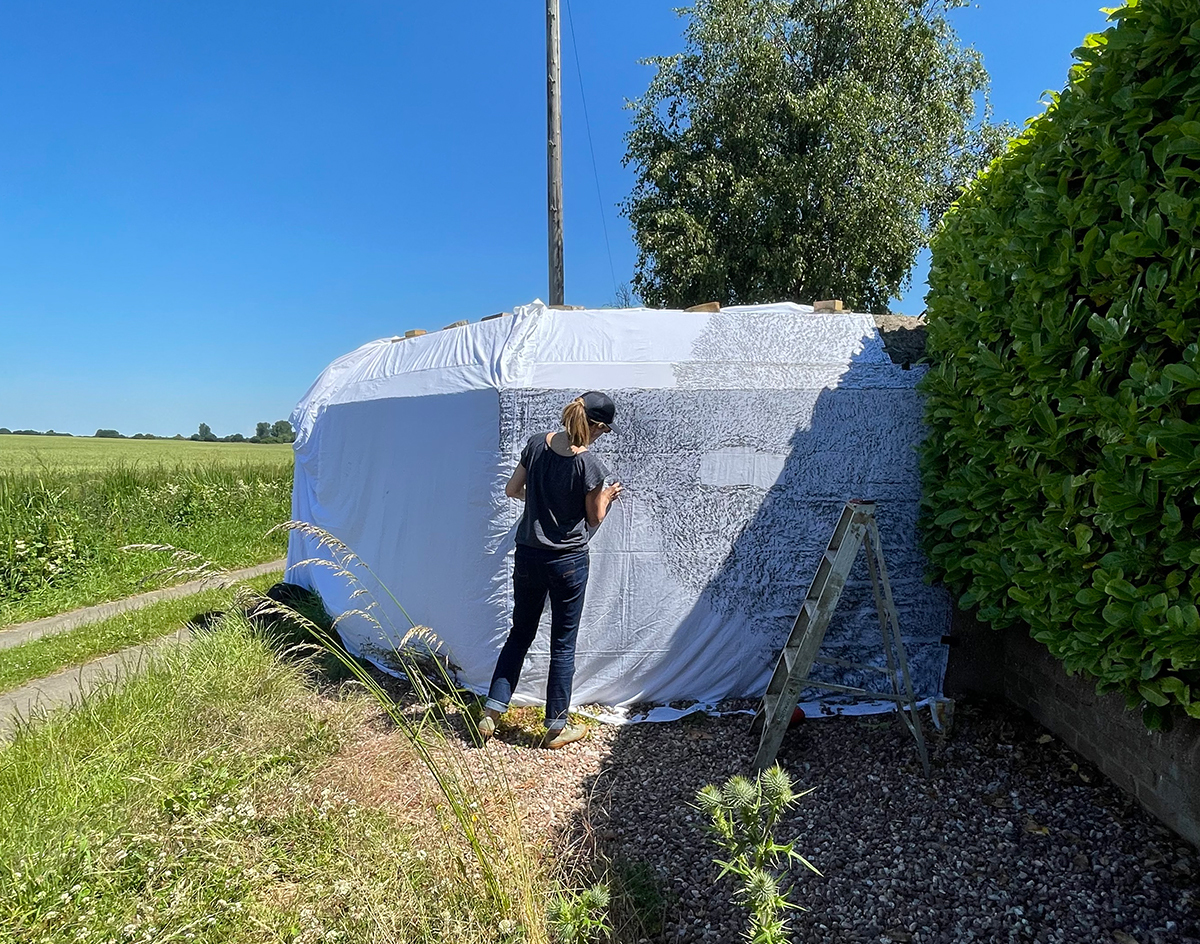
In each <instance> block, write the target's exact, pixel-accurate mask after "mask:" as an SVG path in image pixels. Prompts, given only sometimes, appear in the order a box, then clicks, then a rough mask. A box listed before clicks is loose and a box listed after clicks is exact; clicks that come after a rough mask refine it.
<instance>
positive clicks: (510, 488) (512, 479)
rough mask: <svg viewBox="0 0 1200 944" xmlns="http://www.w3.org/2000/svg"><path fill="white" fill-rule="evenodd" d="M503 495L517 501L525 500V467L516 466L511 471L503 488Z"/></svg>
mask: <svg viewBox="0 0 1200 944" xmlns="http://www.w3.org/2000/svg"><path fill="white" fill-rule="evenodd" d="M504 494H505V495H507V496H508V497H509V498H515V499H517V500H518V501H524V500H525V466H523V465H518V466H517V467H516V468H515V469H513V474H512V475H510V476H509V477H508V484H507V485H505V486H504Z"/></svg>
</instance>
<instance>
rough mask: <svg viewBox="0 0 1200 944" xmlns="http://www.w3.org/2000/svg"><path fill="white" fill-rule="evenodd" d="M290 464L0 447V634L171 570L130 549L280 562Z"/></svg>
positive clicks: (137, 450) (75, 447) (86, 443)
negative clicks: (160, 547) (154, 547)
mask: <svg viewBox="0 0 1200 944" xmlns="http://www.w3.org/2000/svg"><path fill="white" fill-rule="evenodd" d="M213 456H216V457H217V458H213ZM154 457H157V458H158V459H159V460H160V461H151V460H152V459H153V458H154ZM291 458H292V452H291V447H290V446H287V445H280V446H266V445H255V444H251V445H242V444H238V443H193V442H178V441H175V442H170V441H167V442H163V441H155V440H151V441H149V442H146V441H141V440H137V441H132V442H131V441H127V440H97V439H79V440H71V439H66V438H63V439H58V438H55V437H39V436H0V626H3V625H6V624H9V623H17V622H22V621H24V620H30V619H36V618H38V617H42V616H49V615H52V614H54V613H61V612H64V611H66V610H70V609H73V608H75V607H80V606H87V605H89V604H92V603H99V602H102V601H105V600H113V599H119V598H121V597H124V596H129V595H130V594H133V593H137V592H138V591H139V590H140V589H144V587H143V586H142V580H143V578H145V577H146V576H148V575H149V574H151V573H153V572H154V571H155V570H158V569H159V568H160V567H162V566H163V565H164V564H165V560H164V559H163V556H162V555H155V554H149V553H145V552H139V553H130V552H126V551H123V550H122V548H123V547H124V546H125V545H129V544H169V545H172V546H174V547H179V548H183V549H186V550H188V551H192V552H194V553H196V554H198V555H200V556H202V557H203V558H205V559H206V560H210V561H213V562H214V563H216V564H219V565H221V566H223V567H226V568H229V569H234V568H237V567H242V566H248V565H251V564H258V563H262V562H263V561H268V560H272V559H275V558H279V557H282V556H283V554H284V553H285V551H286V549H287V539H286V535H284V534H273V535H270V536H268V535H267V532H268V531H269V530H270V529H271V528H272V527H274V526H275V525H277V524H280V523H281V522H284V521H286V520H288V518H289V517H290V514H291V490H292V462H291Z"/></svg>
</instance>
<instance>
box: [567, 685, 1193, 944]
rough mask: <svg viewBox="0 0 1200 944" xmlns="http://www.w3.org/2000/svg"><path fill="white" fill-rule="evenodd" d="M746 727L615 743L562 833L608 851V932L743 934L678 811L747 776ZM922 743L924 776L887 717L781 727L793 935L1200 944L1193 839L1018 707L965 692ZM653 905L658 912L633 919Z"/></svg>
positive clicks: (667, 728) (692, 823) (688, 729)
mask: <svg viewBox="0 0 1200 944" xmlns="http://www.w3.org/2000/svg"><path fill="white" fill-rule="evenodd" d="M747 721H748V719H747V718H745V717H736V718H719V719H718V718H705V717H698V716H697V717H695V718H694V720H693V719H692V718H689V719H685V720H684V721H682V722H677V723H672V724H669V725H655V724H641V725H634V726H630V727H627V728H624V729H622V730H621V731H620V732H619V734H618V735H617V736H616V737H615V738H614V739H613V743H612V750H611V753H610V754H609V756H608V757H607V758H606V760H605V761H604V763H603V766H602V769H601V770H600V772H599V774H598V775H596V776H595V777H594V778H592V780H591V782H590V783H588V788H589V790H590V795H591V802H590V807H589V810H588V812H587V813H586V814H585V816H582V817H577V818H576V819H575V820H574V821H573V822H572V824H571V827H570V828H571V834H572V838H574V839H575V840H576V841H578V842H579V843H580V844H581V847H582V848H583V849H584V850H585V851H589V852H592V853H593V854H594V861H596V862H597V863H611V870H612V874H613V876H614V878H615V879H616V881H615V882H614V884H615V885H616V886H617V891H618V896H617V897H618V899H619V901H618V903H619V908H618V918H619V920H621V921H624V922H625V925H626V928H627V931H628V932H633V933H627V934H625V935H622V937H621V938H620V939H621V940H628V941H637V940H639V939H645V940H651V941H664V942H665V941H672V942H683V941H687V942H695V941H721V942H726V941H734V940H738V939H740V937H741V935H742V933H743V931H744V929H745V927H746V920H745V917H744V915H743V914H742V913H741V909H740V908H738V907H737V906H735V905H733V904H731V896H732V893H733V888H732V886H731V883H730V881H729V880H728V879H725V880H721V881H717V879H716V876H717V871H718V870H717V867H716V866H715V865H714V864H713V863H712V854H713V853H714V852H715V847H714V846H713V844H712V843H711V841H710V840H709V839H708V837H707V836H706V835H705V832H704V828H703V822H702V820H701V817H700V814H699V813H698V812H697V811H696V810H694V809H693V808H692V807H691V803H692V801H693V798H694V796H695V793H696V791H697V790H698V789H699V788H700V787H702V786H704V785H705V784H706V783H720V782H723V781H724V780H725V779H727V778H728V777H729V776H731V775H733V774H735V773H744V772H746V771H747V770H748V768H749V764H750V761H751V758H752V754H753V749H754V746H755V745H754V744H753V743H752V742H751V740H750V739H749V738H748V736H747V727H748V725H747ZM930 750H931V755H932V760H933V763H934V773H933V776H932V778H931V779H930V780H928V781H926V780H925V779H924V778H923V777H922V776H921V773H920V767H919V764H918V762H917V759H916V754H915V751H914V749H913V746H912V744H911V741H910V739H909V737H908V736H907V734H905V733H904V732H903V731H902V730H901V729H900V727H899V724H898V722H897V721H896V720H895V719H894V718H891V719H889V718H888V717H886V716H876V717H869V718H858V719H855V718H823V719H817V720H810V721H806V722H804V724H803V725H802V726H801V727H800V728H798V729H796V730H794V731H792V732H789V734H788V735H787V737H786V738H785V740H784V743H783V747H782V749H781V751H780V755H779V759H780V762H781V763H782V764H783V765H784V767H785V768H786V769H787V770H788V771H789V772H791V773H792V775H793V776H794V777H795V778H796V780H797V781H798V782H799V783H800V784H802V785H804V786H809V787H814V788H816V789H815V792H813V793H812V794H810V795H809V796H807V797H805V798H803V799H802V800H800V803H799V806H798V807H797V808H796V810H795V812H794V813H793V814H792V815H791V816H790V817H789V818H788V819H787V820H786V821H785V822H784V824H783V826H782V827H781V829H780V830H779V832H780V838H782V839H785V840H788V839H793V838H794V839H796V841H797V849H798V850H799V851H800V852H801V853H802V854H803V855H805V856H806V857H808V858H809V859H810V860H811V861H812V862H813V863H814V864H815V865H816V866H817V867H818V868H819V869H821V871H822V872H823V873H824V877H818V876H816V875H812V874H811V873H807V872H803V871H801V872H793V873H792V874H790V875H789V876H788V879H787V881H794V882H796V883H797V884H796V888H795V890H794V891H793V893H792V896H791V900H792V901H794V902H796V903H798V904H801V905H803V906H805V907H807V908H809V909H811V910H810V911H808V912H794V913H793V914H792V919H791V920H792V928H793V932H792V933H793V940H796V941H814V942H816V941H820V942H825V941H829V942H835V941H836V942H843V941H861V942H880V944H884V942H888V941H891V942H921V944H926V942H944V944H958V942H965V941H981V942H983V941H986V942H1009V941H1014V942H1015V941H1037V942H1069V944H1108V942H1113V944H1129V942H1130V941H1131V940H1132V941H1136V942H1138V944H1195V942H1198V941H1200V884H1198V880H1197V853H1196V850H1195V849H1193V848H1192V847H1190V846H1189V845H1188V844H1187V843H1185V842H1184V841H1183V840H1181V839H1179V838H1178V837H1176V836H1175V835H1174V834H1172V833H1170V832H1169V831H1168V830H1166V829H1165V828H1164V827H1162V826H1160V825H1159V824H1158V823H1157V822H1155V821H1154V820H1152V819H1151V818H1150V816H1149V815H1148V814H1147V813H1145V812H1144V811H1142V810H1141V808H1140V807H1138V806H1137V805H1136V803H1134V802H1133V801H1132V800H1131V799H1130V798H1129V797H1127V796H1126V795H1125V794H1123V793H1122V792H1121V791H1119V790H1118V789H1117V788H1116V787H1115V786H1113V785H1112V784H1111V783H1110V782H1108V781H1107V780H1105V779H1104V777H1103V776H1102V775H1101V774H1100V773H1099V772H1098V771H1096V770H1095V769H1093V768H1091V767H1090V766H1089V765H1088V764H1086V762H1084V761H1083V760H1082V759H1080V758H1079V757H1078V756H1077V755H1075V754H1074V753H1073V752H1071V751H1070V750H1069V749H1067V748H1065V747H1064V746H1062V745H1061V744H1059V743H1058V742H1057V741H1055V740H1053V739H1050V738H1048V736H1047V735H1046V734H1045V732H1044V729H1043V728H1041V727H1040V726H1038V725H1037V724H1036V723H1035V722H1034V721H1033V720H1032V719H1030V718H1029V717H1028V716H1027V715H1024V714H1022V713H1020V712H1018V711H1016V710H1015V709H1013V708H1011V707H1009V706H1008V705H1006V704H1004V703H969V702H968V703H960V706H959V710H958V713H957V716H956V720H955V727H954V729H953V731H952V732H951V734H950V735H949V736H948V737H945V738H938V737H934V738H932V739H931V744H930ZM626 876H638V877H639V878H638V879H637V881H635V882H629V881H628V880H625V881H624V882H622V879H623V877H626ZM648 878H649V879H650V880H649V881H648ZM623 884H624V885H625V887H624V889H622V885H623ZM647 887H649V889H650V892H647V891H646V888H647ZM639 896H640V899H639ZM655 914H657V915H659V916H660V918H661V920H659V921H658V924H655V922H654V920H647V916H648V915H649V916H653V915H655ZM637 920H640V922H641V928H640V929H639V928H637V927H636V923H637Z"/></svg>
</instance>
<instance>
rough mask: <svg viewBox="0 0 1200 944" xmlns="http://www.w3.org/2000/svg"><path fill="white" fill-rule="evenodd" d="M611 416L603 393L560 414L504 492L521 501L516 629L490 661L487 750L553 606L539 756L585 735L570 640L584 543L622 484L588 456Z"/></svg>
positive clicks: (484, 724) (578, 605)
mask: <svg viewBox="0 0 1200 944" xmlns="http://www.w3.org/2000/svg"><path fill="white" fill-rule="evenodd" d="M615 413H616V407H614V406H613V402H612V400H610V399H609V398H608V397H607V396H605V395H604V394H603V393H598V392H596V391H594V390H593V391H589V392H588V393H585V394H584V395H583V396H581V397H577V398H576V399H574V400H572V401H571V402H570V403H568V404H567V405H566V408H565V409H563V412H562V424H563V429H562V430H560V431H559V432H557V433H538V434H537V435H536V436H533V437H532V438H530V440H529V442H528V443H526V444H525V449H524V451H523V452H522V453H521V462H520V464H519V465H518V466H517V468H516V469H515V470H514V471H513V474H512V477H511V478H510V479H509V480H508V484H507V485H506V486H505V487H504V493H505V494H506V495H508V497H509V498H515V499H518V500H520V501H524V502H525V512H524V514H523V515H522V516H521V523H520V525H519V526H518V527H517V548H516V554H515V556H514V559H513V624H512V630H511V631H510V632H509V634H508V639H507V640H506V641H505V643H504V648H503V649H501V650H500V658H499V659H497V660H496V671H495V673H494V674H493V675H492V685H491V688H490V689H489V690H488V698H487V701H486V702H485V703H484V712H483V718H482V720H481V721H480V722H479V733H480V735H481V736H482V737H483V739H484V740H485V741H486V740H487V739H488V738H490V737H491V736H492V735H493V734H495V733H496V722H497V721H498V720H499V719H500V716H501V715H502V714H503V713H504V712H505V711H507V710H508V703H509V699H510V698H512V693H513V689H515V688H516V687H517V680H518V679H519V678H520V675H521V666H522V665H523V664H524V662H525V654H526V653H527V652H528V651H529V646H530V644H531V643H532V642H533V637H534V636H535V635H537V627H538V620H539V619H541V616H542V610H543V608H544V607H545V605H546V597H547V595H548V596H549V597H550V673H549V677H548V678H547V680H546V736H545V737H544V738H543V740H542V746H543V747H549V748H559V747H562V746H564V745H566V744H570V743H571V742H572V741H578V740H579V739H580V738H582V737H583V736H584V734H585V733H586V728H584V726H583V725H581V724H568V723H567V709H568V708H569V707H570V705H571V682H572V680H573V679H574V677H575V635H576V633H577V632H578V631H579V616H580V614H581V613H582V611H583V592H584V590H585V588H586V587H587V579H588V538H590V537H591V535H592V533H593V532H594V531H595V530H596V529H597V528H598V527H600V522H602V521H603V520H604V516H605V515H607V514H608V506H609V505H610V504H611V503H612V501H613V499H615V498H616V497H617V496H618V495H620V494H621V483H620V482H614V483H613V484H612V485H608V486H606V485H605V484H604V481H605V478H606V477H607V476H608V469H606V468H605V466H604V463H603V462H601V461H600V460H599V459H598V458H597V457H596V456H595V455H594V454H593V453H592V452H590V451H589V449H588V447H589V446H590V445H591V444H592V443H593V442H595V441H596V439H597V438H599V437H600V436H602V435H603V434H604V433H607V432H609V431H611V429H612V421H613V416H614V415H615Z"/></svg>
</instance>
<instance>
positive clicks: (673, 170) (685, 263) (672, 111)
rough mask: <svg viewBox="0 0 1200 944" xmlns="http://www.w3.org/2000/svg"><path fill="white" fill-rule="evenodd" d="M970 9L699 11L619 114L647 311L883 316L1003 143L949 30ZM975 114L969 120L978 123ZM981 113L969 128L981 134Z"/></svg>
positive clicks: (628, 208)
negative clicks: (777, 304)
mask: <svg viewBox="0 0 1200 944" xmlns="http://www.w3.org/2000/svg"><path fill="white" fill-rule="evenodd" d="M967 2H968V0H696V3H695V5H694V6H692V7H691V8H690V9H688V10H685V11H683V15H685V16H687V18H688V22H687V28H686V30H685V39H686V49H685V51H684V52H682V53H680V54H678V55H675V56H667V57H661V58H656V59H650V60H647V62H648V63H649V64H651V65H654V66H656V67H657V73H656V75H655V76H654V78H653V79H652V80H651V82H650V87H649V89H648V90H647V91H646V94H645V95H644V96H643V97H642V98H641V99H639V100H638V101H636V102H634V103H632V104H631V106H630V107H631V108H632V109H633V112H634V117H633V125H632V128H631V130H630V131H629V132H628V133H627V135H626V154H625V163H626V164H627V165H632V166H633V167H634V168H635V170H636V173H637V181H636V183H635V185H634V189H633V192H632V193H631V195H630V197H629V199H628V200H627V201H626V202H625V204H624V206H623V210H624V212H625V214H626V216H628V218H629V221H630V223H632V224H633V230H634V238H635V240H636V242H637V245H638V262H637V272H636V274H635V275H634V279H633V284H634V288H635V289H636V290H637V292H638V294H640V295H641V297H642V298H643V299H644V300H645V301H646V302H647V303H649V304H652V305H666V306H684V305H690V304H694V303H697V302H704V301H720V302H722V303H724V304H736V303H751V302H770V301H780V300H792V301H803V302H810V301H813V300H816V299H818V298H840V299H843V300H844V301H846V302H847V304H848V305H850V306H852V307H854V308H857V309H859V310H872V311H884V310H886V306H887V303H888V299H889V298H892V297H893V296H895V295H897V294H899V293H900V290H901V289H902V288H903V286H904V285H905V283H906V282H907V279H908V273H909V270H910V269H911V268H912V265H913V262H914V260H915V258H916V254H917V251H918V249H920V247H921V246H923V245H924V244H925V243H926V242H927V239H928V235H929V232H930V230H931V228H932V227H933V225H934V224H936V222H937V221H938V219H939V218H940V217H941V215H942V213H943V212H944V211H945V210H946V209H947V208H948V207H949V205H950V204H951V203H952V202H953V200H954V199H955V197H956V196H957V194H958V193H959V192H960V191H961V189H962V187H963V186H964V185H965V184H966V183H967V182H968V181H969V180H970V179H971V178H972V177H973V176H974V175H975V174H976V173H977V172H978V171H979V170H980V169H981V168H982V167H984V166H985V165H986V164H987V163H988V162H989V161H990V160H991V158H992V157H994V156H995V155H996V154H998V153H999V152H1000V150H1001V148H1002V146H1003V142H1004V139H1005V138H1006V137H1007V136H1008V134H1009V133H1010V129H1009V128H1006V127H1001V126H996V125H993V124H991V122H990V121H989V116H990V109H989V108H988V106H987V99H986V93H987V87H988V76H987V72H986V70H985V69H984V67H983V62H982V60H981V58H980V56H979V54H978V53H977V52H976V51H975V50H974V49H970V48H963V46H962V45H961V44H960V41H959V38H958V35H957V34H956V33H955V31H954V28H953V27H952V26H951V24H950V22H949V21H948V19H947V13H948V12H949V11H950V10H952V9H954V8H956V7H961V6H966V5H967ZM977 102H979V103H982V110H981V111H980V109H978V108H977ZM977 113H980V117H979V118H978V120H977V117H976V116H977Z"/></svg>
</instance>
